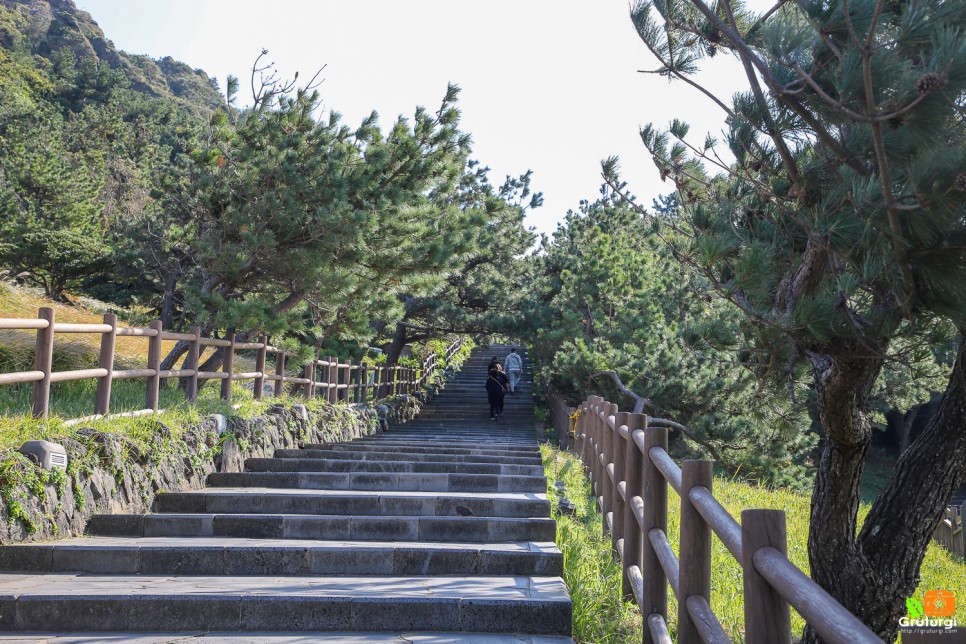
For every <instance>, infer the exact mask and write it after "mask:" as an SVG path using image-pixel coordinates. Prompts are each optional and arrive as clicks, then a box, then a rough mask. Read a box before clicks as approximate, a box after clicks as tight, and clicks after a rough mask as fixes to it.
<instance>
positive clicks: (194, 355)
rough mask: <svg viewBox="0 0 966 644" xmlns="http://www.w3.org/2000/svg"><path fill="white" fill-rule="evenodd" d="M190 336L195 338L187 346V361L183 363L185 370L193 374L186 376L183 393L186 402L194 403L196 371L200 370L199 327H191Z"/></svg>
mask: <svg viewBox="0 0 966 644" xmlns="http://www.w3.org/2000/svg"><path fill="white" fill-rule="evenodd" d="M189 333H191V335H193V336H195V339H194V340H192V341H191V343H190V344H189V345H188V360H187V361H186V362H185V369H189V370H191V371H193V372H194V373H193V374H192V375H190V376H188V386H187V388H186V389H185V393H186V394H187V397H188V402H194V401H195V400H197V399H198V369H200V368H201V327H200V326H197V325H196V326H193V327H191V329H190V330H189Z"/></svg>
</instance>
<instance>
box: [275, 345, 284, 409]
mask: <svg viewBox="0 0 966 644" xmlns="http://www.w3.org/2000/svg"><path fill="white" fill-rule="evenodd" d="M284 393H285V352H284V351H282V350H281V349H279V350H278V351H276V352H275V397H276V398H281V397H282V395H283V394H284Z"/></svg>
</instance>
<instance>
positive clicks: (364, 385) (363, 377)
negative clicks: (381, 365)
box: [359, 362, 369, 405]
mask: <svg viewBox="0 0 966 644" xmlns="http://www.w3.org/2000/svg"><path fill="white" fill-rule="evenodd" d="M359 378H360V379H359V384H360V385H361V387H360V389H359V393H360V398H359V402H361V403H362V404H363V405H365V404H366V403H367V402H368V401H369V369H368V368H367V367H366V365H365V364H364V363H362V362H359Z"/></svg>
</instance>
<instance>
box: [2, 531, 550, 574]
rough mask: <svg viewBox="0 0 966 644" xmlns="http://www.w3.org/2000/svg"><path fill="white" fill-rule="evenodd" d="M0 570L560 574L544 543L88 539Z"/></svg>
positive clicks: (12, 555) (11, 560) (35, 546)
mask: <svg viewBox="0 0 966 644" xmlns="http://www.w3.org/2000/svg"><path fill="white" fill-rule="evenodd" d="M0 571H2V572H29V573H41V572H43V573H65V572H75V573H78V572H85V573H93V574H110V575H134V574H138V575H246V576H252V575H279V576H282V575H284V576H304V575H459V576H465V575H525V576H530V575H539V576H560V575H562V574H563V556H562V555H561V554H560V551H559V550H557V547H556V546H555V545H554V544H553V543H552V542H537V543H530V542H523V543H512V542H511V543H489V544H486V543H476V544H474V543H460V544H458V545H457V544H449V543H420V542H412V541H402V542H398V541H397V542H392V541H315V540H313V541H308V540H304V539H303V540H299V539H288V540H284V539H235V538H216V537H143V538H131V537H88V538H80V539H64V540H61V541H53V542H44V543H32V544H15V545H8V546H4V547H3V548H0Z"/></svg>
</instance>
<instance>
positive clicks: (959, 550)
mask: <svg viewBox="0 0 966 644" xmlns="http://www.w3.org/2000/svg"><path fill="white" fill-rule="evenodd" d="M964 517H966V502H964V503H963V504H962V505H961V506H955V505H953V506H950V507H948V508H946V516H944V517H943V520H942V521H941V522H940V524H939V527H938V528H936V532H935V533H934V534H933V539H935V540H936V541H938V542H939V543H940V544H942V546H943V547H944V548H946V550H949V551H950V552H952V553H954V554H957V555H959V556H960V557H962V558H964V559H966V531H964V530H963V518H964Z"/></svg>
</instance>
